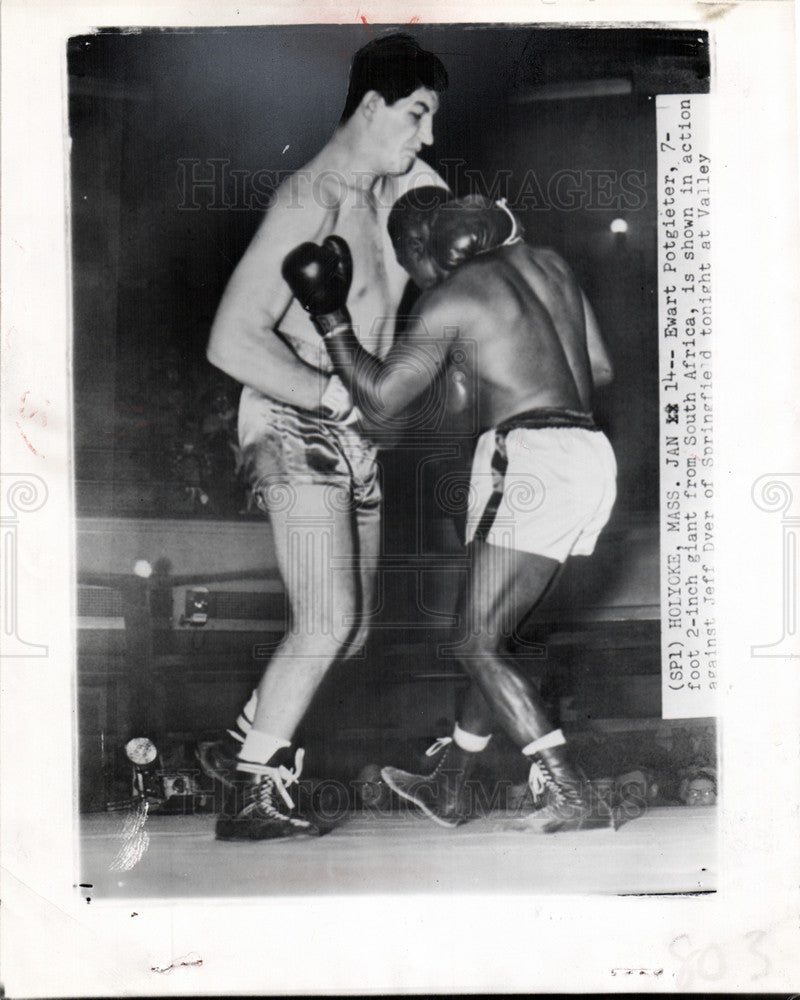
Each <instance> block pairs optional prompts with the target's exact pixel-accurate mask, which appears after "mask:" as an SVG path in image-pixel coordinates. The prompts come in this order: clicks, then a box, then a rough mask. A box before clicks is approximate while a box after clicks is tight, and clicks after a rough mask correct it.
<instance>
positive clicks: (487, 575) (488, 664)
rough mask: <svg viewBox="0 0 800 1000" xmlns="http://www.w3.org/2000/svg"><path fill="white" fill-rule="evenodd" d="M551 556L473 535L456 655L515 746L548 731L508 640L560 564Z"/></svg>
mask: <svg viewBox="0 0 800 1000" xmlns="http://www.w3.org/2000/svg"><path fill="white" fill-rule="evenodd" d="M559 565H560V564H559V563H558V562H557V561H556V560H555V559H550V558H547V557H546V556H540V555H536V554H533V553H528V552H517V551H515V550H513V549H507V548H501V547H499V546H494V545H488V544H487V543H485V542H482V541H474V542H472V543H471V545H470V574H469V579H468V583H467V588H466V591H465V594H464V598H463V603H462V608H461V620H462V622H463V623H464V624H463V627H464V630H465V633H466V634H465V635H464V638H463V639H462V642H461V643H460V645H459V647H458V656H459V659H460V661H461V663H462V665H463V667H464V669H465V671H466V672H467V674H468V675H469V676H470V677H471V678H472V679H473V680H474V681H475V683H477V684H478V686H479V688H480V690H481V693H482V694H483V696H484V699H485V701H486V703H487V704H488V705H489V706H490V708H491V710H492V711H493V713H494V715H495V717H496V719H497V721H498V723H499V724H500V725H502V726H503V728H504V729H505V730H506V732H507V733H508V735H509V736H510V737H511V738H512V740H514V742H515V743H517V744H518V745H519V746H520V747H523V746H526V745H527V744H528V743H530V742H531V741H532V740H534V739H536V738H537V737H539V736H542V735H543V734H544V733H546V732H548V731H549V728H550V723H549V720H548V718H547V715H546V713H545V710H544V703H543V701H542V699H541V697H540V695H539V693H538V691H537V690H536V688H535V686H534V685H533V684H532V683H531V681H530V680H529V679H528V678H527V677H526V675H525V673H524V672H523V671H522V670H521V669H520V667H519V666H518V665H517V664H516V663H515V662H514V660H513V658H512V656H511V652H510V644H511V642H512V640H513V638H514V636H515V634H516V632H517V630H518V628H519V626H520V625H521V624H522V622H523V621H524V620H525V619H526V618H527V617H528V615H529V614H530V613H531V611H532V610H533V608H534V607H535V606H536V604H537V603H538V602H539V600H540V598H541V596H542V594H543V593H544V592H545V590H546V589H547V587H548V585H549V583H550V581H551V580H552V578H553V576H554V575H555V573H556V571H557V570H558V568H559Z"/></svg>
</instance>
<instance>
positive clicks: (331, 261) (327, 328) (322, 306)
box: [281, 236, 353, 337]
mask: <svg viewBox="0 0 800 1000" xmlns="http://www.w3.org/2000/svg"><path fill="white" fill-rule="evenodd" d="M281 274H282V275H283V278H284V281H285V282H286V283H287V284H288V286H289V287H290V288H291V290H292V294H293V295H294V297H295V298H296V299H297V301H298V302H299V303H300V305H301V306H302V307H303V308H304V309H305V310H306V312H307V313H309V314H310V315H311V320H312V322H313V323H314V326H315V327H316V328H317V332H318V333H319V334H320V336H322V337H324V336H325V334H326V333H330V332H331V330H333V329H335V328H336V327H337V326H350V325H351V320H350V313H349V312H348V311H347V305H346V303H347V295H348V292H349V291H350V284H351V282H352V280H353V258H352V256H351V254H350V247H349V246H348V245H347V242H346V240H343V239H342V237H341V236H328V237H327V238H326V239H325V240H324V242H323V243H322V246H319V245H318V244H316V243H301V244H300V246H298V247H295V248H294V250H292V251H291V253H289V254H287V255H286V258H285V259H284V261H283V267H282V268H281Z"/></svg>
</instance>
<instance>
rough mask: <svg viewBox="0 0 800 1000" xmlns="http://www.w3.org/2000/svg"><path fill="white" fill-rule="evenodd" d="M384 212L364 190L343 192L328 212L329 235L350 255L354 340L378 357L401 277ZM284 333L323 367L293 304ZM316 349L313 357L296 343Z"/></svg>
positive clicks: (385, 344) (385, 347)
mask: <svg viewBox="0 0 800 1000" xmlns="http://www.w3.org/2000/svg"><path fill="white" fill-rule="evenodd" d="M387 217H388V209H387V208H386V207H383V206H382V205H379V204H377V203H376V200H375V199H374V198H373V197H372V196H371V195H370V193H369V192H363V191H355V192H348V194H347V196H346V197H344V198H343V199H342V200H341V202H340V203H339V204H338V205H336V206H335V207H334V208H332V209H331V214H330V220H329V226H326V227H325V228H326V230H327V229H329V231H330V233H336V234H337V235H339V236H341V237H343V238H344V239H345V240H346V241H347V243H348V245H349V247H350V252H351V254H352V257H353V281H352V284H351V286H350V294H349V295H348V298H347V308H348V310H349V312H350V315H351V317H352V320H353V329H354V332H355V334H356V336H357V337H358V339H359V341H360V342H361V343H362V344H363V345H364V347H365V348H366V349H367V350H368V351H369V352H370V353H372V354H376V355H378V356H379V357H384V356H385V355H386V354H387V353H388V351H389V348H390V347H391V345H392V340H393V337H394V325H395V315H396V313H397V307H398V305H399V303H400V298H401V296H402V294H403V289H404V288H405V284H406V281H407V280H408V278H407V275H406V274H405V272H404V271H403V270H402V268H401V267H400V265H399V264H398V263H397V261H396V259H395V255H394V251H393V249H392V245H391V241H390V240H389V236H388V232H387V229H386V222H387ZM281 327H282V330H283V332H284V333H286V334H289V335H290V338H291V340H292V342H293V344H294V346H295V348H296V349H298V348H303V349H302V350H301V349H298V353H300V354H301V356H302V357H303V358H304V360H306V361H308V362H309V363H312V364H315V365H316V366H318V367H321V368H324V369H327V368H328V363H327V357H326V356H325V355H326V352H324V351H323V352H321V355H320V354H319V351H318V348H319V346H320V345H319V344H318V342H317V343H315V341H317V337H316V335H315V334H314V332H313V330H311V329H310V324H309V322H308V317H307V316H306V314H305V313H303V311H302V310H301V309H300V308H299V306H298V305H297V303H293V304H292V306H291V307H290V309H289V311H288V313H287V314H286V316H285V318H284V321H283V323H282V324H281ZM298 338H299V339H301V340H304V341H306V340H307V341H309V342H310V344H309V347H311V346H312V345H313V347H314V348H317V351H315V352H314V353H315V357H314V358H312V357H311V354H310V353H309V351H308V350H307V349H305V345H298V344H297V339H298Z"/></svg>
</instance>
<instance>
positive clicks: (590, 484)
mask: <svg viewBox="0 0 800 1000" xmlns="http://www.w3.org/2000/svg"><path fill="white" fill-rule="evenodd" d="M389 233H390V235H391V237H392V241H393V244H394V248H395V253H396V256H397V259H398V261H399V262H400V263H401V264H402V266H403V267H404V268H405V270H406V271H407V272H408V274H409V275H410V276H411V278H412V279H413V280H414V282H415V283H416V284H417V285H418V286H419V287H420V288H422V289H424V291H423V294H422V295H421V297H420V299H419V301H418V303H417V307H416V308H417V316H416V317H415V318H414V320H413V321H412V322H411V324H410V327H409V329H408V331H407V334H406V336H405V337H404V339H403V341H402V342H401V343H398V344H396V345H395V346H394V347H393V348H392V350H391V351H390V352H389V353H388V355H387V356H386V358H385V359H384V360H379V359H378V358H376V357H374V356H372V355H370V354H369V353H368V352H367V351H366V350H364V348H363V347H362V346H361V345H360V344H359V343H358V341H357V339H356V338H355V336H354V335H353V331H352V328H351V325H350V319H349V314H348V312H347V292H348V289H349V283H350V263H349V252H348V247H347V243H346V242H345V241H344V240H342V239H341V238H339V237H337V236H331V237H329V238H328V239H327V240H326V241H325V242H324V243H323V244H322V245H321V246H317V245H314V244H304V245H302V246H300V247H298V248H296V249H295V251H293V252H292V253H291V254H290V255H289V256H288V257H287V258H286V260H285V262H284V266H283V274H284V277H285V278H286V280H287V282H288V283H289V285H290V286H291V288H292V290H293V292H294V294H295V296H296V297H297V299H298V301H299V302H300V303H301V305H303V307H304V308H305V309H306V310H307V311H308V312H309V313H310V315H311V318H312V320H313V322H314V325H315V327H316V329H317V331H318V332H319V333H320V334H321V336H322V337H323V340H324V343H325V345H326V347H327V349H328V353H329V354H330V357H331V359H332V361H333V364H334V367H335V369H336V371H337V372H338V373H339V375H340V377H341V378H342V380H343V381H344V383H345V384H346V385H347V386H348V387H349V388H350V391H351V393H352V395H353V399H354V400H355V401H356V403H357V405H358V406H359V407H361V408H362V409H363V411H364V412H365V413H367V414H369V415H370V417H371V418H372V419H374V420H383V421H386V420H389V419H391V418H392V417H393V415H395V414H397V413H398V412H399V411H400V410H401V409H403V408H404V407H405V406H406V405H408V404H409V403H410V402H411V401H412V400H413V399H414V398H415V397H417V396H418V395H419V394H420V393H422V392H423V391H424V390H425V389H426V388H427V387H428V386H429V385H430V384H431V382H432V381H433V379H434V378H435V377H436V375H437V373H438V372H439V371H440V370H441V369H442V367H443V366H447V365H448V363H449V362H450V359H451V358H452V355H453V352H454V351H455V349H456V348H457V347H458V348H460V351H459V354H460V355H461V356H462V357H465V358H466V361H463V360H460V367H461V368H462V370H465V372H466V374H467V376H468V378H467V384H474V385H476V387H477V399H476V400H475V405H476V406H477V413H478V416H479V421H480V426H481V428H483V433H481V435H480V437H479V439H478V441H477V445H476V450H475V456H474V461H473V467H472V479H471V498H470V504H469V511H468V518H467V543H468V546H469V550H470V572H469V574H468V580H467V585H466V587H465V590H464V593H463V594H462V596H461V598H460V606H459V620H460V621H461V622H462V623H465V624H466V635H465V636H462V637H461V638H460V641H459V642H458V643H457V646H456V648H457V655H458V657H459V660H460V662H461V664H462V665H463V667H464V669H465V671H466V672H467V674H468V675H469V676H470V677H471V678H472V680H473V684H472V685H471V687H470V689H469V692H468V694H467V696H466V698H465V702H464V705H463V706H462V710H461V712H460V717H459V721H458V722H457V723H456V725H455V729H454V732H453V735H452V737H447V738H445V739H442V740H439V741H437V743H436V744H435V745H434V748H432V750H434V752H435V753H437V754H438V757H439V760H438V762H437V764H436V767H435V768H434V769H433V772H432V773H431V774H428V775H414V774H409V773H407V772H405V771H401V770H398V769H397V768H393V767H386V768H384V769H383V771H382V775H383V778H384V780H385V781H386V782H387V784H388V785H389V786H390V787H391V788H392V789H393V790H394V791H395V792H396V793H398V794H399V795H400V796H402V797H404V798H406V799H408V800H410V801H411V802H413V803H415V804H416V805H417V806H419V807H420V808H421V809H422V810H423V811H424V812H425V813H426V815H428V816H429V817H430V818H431V819H433V820H435V821H436V822H438V823H440V824H442V825H444V826H455V825H457V824H458V823H460V822H462V821H463V820H464V819H465V818H466V814H467V802H466V799H467V796H466V794H465V783H466V781H467V779H468V777H469V774H470V772H471V770H472V768H473V766H474V762H475V760H476V757H477V755H478V753H480V751H481V750H483V749H484V748H485V747H486V745H487V743H488V741H489V739H490V737H491V734H492V731H493V729H494V728H495V727H496V726H497V725H498V724H499V725H500V726H502V727H503V729H504V730H505V731H506V733H507V734H508V736H509V737H510V738H511V739H512V740H513V741H514V743H516V745H517V746H518V747H519V748H520V750H521V752H522V753H523V754H524V755H525V757H526V758H528V759H529V760H530V779H529V780H530V785H531V789H532V791H533V795H534V804H535V809H534V811H533V813H531V815H530V816H528V817H526V818H525V820H524V821H523V825H524V826H525V827H526V828H529V829H532V830H537V831H542V832H555V831H558V830H568V829H577V828H587V827H590V826H594V825H597V824H600V823H603V824H606V823H608V822H609V817H608V816H607V815H606V816H605V817H603V816H599V815H596V814H595V813H594V811H593V809H592V807H591V804H590V802H589V800H588V797H587V795H586V792H585V783H584V782H582V781H581V779H580V776H579V773H578V771H577V769H576V767H575V766H574V764H573V761H572V759H571V754H570V752H569V750H568V747H567V746H566V741H565V739H564V736H563V733H562V732H561V730H560V729H554V728H553V726H552V724H551V723H550V721H549V719H548V717H547V714H546V712H545V709H544V705H543V702H542V699H541V697H540V695H539V693H538V691H537V690H536V688H535V686H534V685H532V684H531V682H530V681H529V679H528V678H527V677H526V675H525V673H524V672H523V671H522V670H520V668H519V666H518V665H517V664H516V663H515V661H514V659H513V657H512V656H511V652H510V645H509V643H510V640H511V639H512V638H513V637H514V635H515V632H516V630H517V628H518V626H519V625H520V624H521V623H522V622H523V620H524V619H526V618H527V617H528V615H529V614H530V612H531V611H532V610H533V608H534V607H535V606H536V604H537V603H538V601H539V599H540V598H541V596H542V594H543V593H544V591H545V590H546V588H547V587H548V585H549V584H550V583H551V581H552V580H553V577H554V575H555V573H556V571H557V570H558V568H559V566H560V565H561V564H562V563H563V562H564V561H565V560H566V559H567V557H568V556H570V555H572V554H580V555H589V554H590V553H591V552H592V551H593V550H594V546H595V542H596V540H597V537H598V535H599V533H600V531H601V530H602V528H603V527H604V525H605V524H606V522H607V520H608V517H609V515H610V512H611V509H612V506H613V503H614V500H615V497H616V463H615V461H614V455H613V451H612V449H611V445H610V444H609V442H608V440H607V438H606V437H605V435H604V434H603V433H602V432H601V431H600V430H599V429H598V428H597V426H596V425H595V423H594V420H593V417H592V414H591V393H592V388H593V386H597V385H602V384H605V383H606V382H609V381H610V380H611V378H612V369H611V363H610V361H609V358H608V354H607V353H606V350H605V347H604V345H603V342H602V340H601V338H600V334H599V331H598V328H597V323H596V320H595V318H594V316H593V314H592V311H591V308H590V307H589V304H588V302H587V300H586V298H585V296H584V295H583V293H582V291H581V289H580V287H579V286H578V284H577V282H576V280H575V278H574V276H573V274H572V272H571V270H570V269H569V267H568V266H567V264H566V263H565V262H564V261H563V260H562V259H561V257H559V256H558V255H557V254H556V253H555V252H554V251H552V250H549V249H544V248H539V247H533V246H530V245H528V244H527V243H526V242H525V241H524V240H523V239H522V235H521V232H520V228H519V225H518V222H517V220H516V218H515V217H514V216H513V214H512V213H511V212H510V211H509V210H508V208H507V207H506V206H505V204H504V203H495V204H494V205H491V204H489V203H488V202H486V201H484V200H483V199H479V198H469V199H463V200H456V199H450V200H448V197H447V195H446V193H444V192H442V191H441V190H439V191H437V190H433V189H425V188H422V189H418V190H417V191H415V192H410V193H409V194H408V195H406V196H404V197H402V198H401V199H399V200H398V202H396V204H395V206H394V208H393V209H392V214H391V216H390V219H389ZM469 376H472V377H471V378H470V377H469Z"/></svg>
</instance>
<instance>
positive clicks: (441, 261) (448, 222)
mask: <svg viewBox="0 0 800 1000" xmlns="http://www.w3.org/2000/svg"><path fill="white" fill-rule="evenodd" d="M510 228H511V227H510V222H509V216H508V215H507V214H506V213H504V212H502V211H500V210H498V209H497V208H496V207H495V206H494V205H491V204H490V203H488V202H486V201H485V199H483V198H479V197H477V196H474V197H470V198H459V199H455V200H453V201H450V202H448V203H447V204H446V205H442V207H441V208H439V209H438V211H437V212H436V214H435V217H434V219H433V222H432V224H431V233H430V242H429V244H428V245H429V248H430V253H431V255H432V256H433V259H434V260H435V261H436V262H437V264H438V265H439V266H440V267H442V268H444V270H445V271H453V270H455V268H457V267H458V266H459V265H460V264H463V263H465V262H466V261H468V260H470V259H471V258H472V257H475V256H476V255H477V254H480V253H485V252H486V251H487V250H494V248H495V247H498V246H500V244H501V243H502V242H503V240H504V239H505V238H506V237H507V236H508V235H509V231H510Z"/></svg>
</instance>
